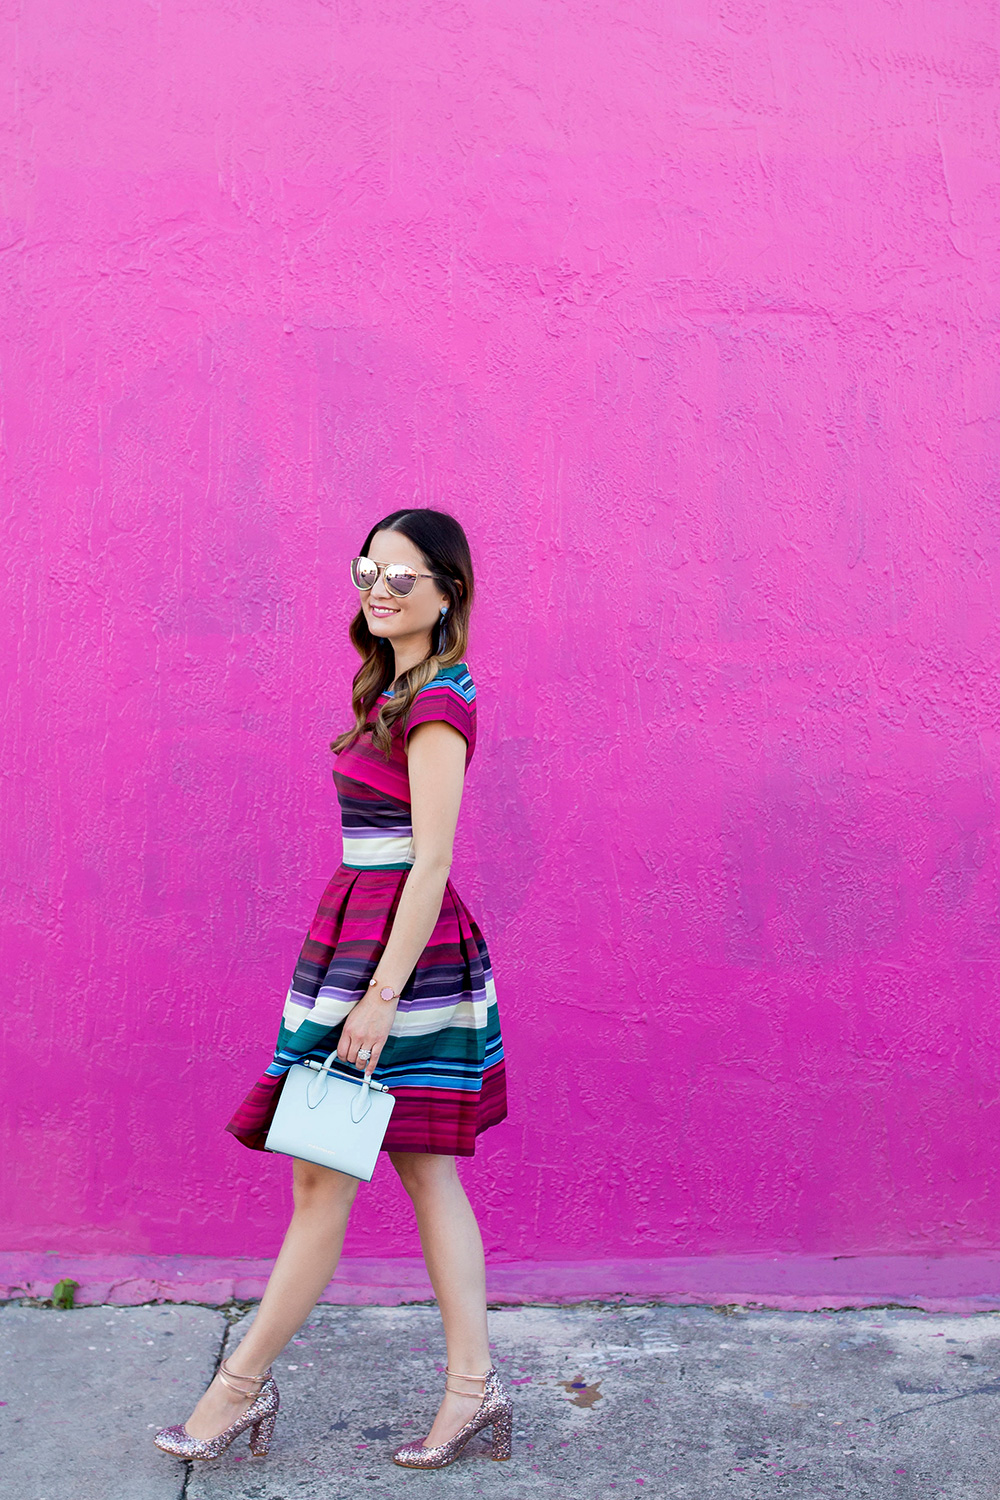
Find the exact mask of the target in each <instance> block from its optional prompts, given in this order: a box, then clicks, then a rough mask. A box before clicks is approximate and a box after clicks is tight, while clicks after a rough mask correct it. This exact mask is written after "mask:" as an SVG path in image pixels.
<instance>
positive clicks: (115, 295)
mask: <svg viewBox="0 0 1000 1500" xmlns="http://www.w3.org/2000/svg"><path fill="white" fill-rule="evenodd" d="M997 31H998V21H997V12H996V9H995V7H994V6H992V5H990V4H988V3H986V0H956V3H950V4H946V5H941V4H931V3H924V0H912V3H911V0H907V3H902V0H900V3H889V0H874V3H872V4H864V5H863V4H860V3H853V0H795V3H792V0H677V3H673V4H671V5H664V4H662V3H661V0H576V3H568V0H567V3H562V0H545V3H544V4H543V3H540V0H502V3H499V4H487V3H486V0H458V3H450V0H435V3H428V0H374V3H372V4H368V5H363V4H361V3H355V0H337V3H328V0H295V3H294V4H292V5H289V4H287V3H281V0H225V3H220V0H188V3H184V0H162V3H155V4H154V3H142V0H3V3H2V4H0V38H2V48H3V60H2V64H0V89H2V93H3V99H2V110H3V114H2V121H0V287H2V305H3V315H2V320H0V374H2V413H0V416H2V432H0V441H2V455H0V456H2V463H3V501H2V513H3V518H4V527H5V531H4V537H5V540H4V544H3V552H2V573H3V580H4V589H5V594H4V599H3V602H2V611H0V631H2V634H3V638H4V641H5V656H6V659H7V660H9V664H10V667H9V670H6V671H5V673H4V683H3V693H2V713H3V725H2V745H3V757H4V774H3V778H2V783H0V785H2V796H3V803H2V807H0V830H2V836H3V840H4V845H5V850H4V879H3V893H2V919H3V930H2V942H3V950H2V951H3V968H4V974H5V979H6V995H7V1003H6V1006H5V1010H6V1015H7V1021H8V1030H7V1041H6V1043H5V1054H4V1057H5V1061H4V1067H5V1075H6V1080H7V1081H6V1082H5V1085H4V1088H5V1093H6V1101H7V1107H8V1125H7V1127H6V1128H7V1130H8V1134H7V1136H6V1139H5V1143H4V1145H3V1160H4V1168H5V1174H4V1175H5V1178H6V1186H5V1193H6V1198H5V1201H4V1211H3V1225H4V1230H3V1233H4V1236H5V1241H4V1246H0V1248H3V1247H6V1248H11V1249H19V1250H20V1249H39V1250H42V1249H59V1250H66V1249H77V1250H90V1251H98V1250H107V1251H111V1250H114V1251H130V1252H140V1251H142V1252H150V1253H154V1252H155V1253H166V1252H170V1251H185V1252H189V1253H191V1254H209V1255H211V1254H219V1255H225V1254H236V1253H243V1254H249V1255H263V1254H267V1253H269V1252H271V1251H273V1249H274V1248H275V1246H276V1244H277V1242H278V1238H279V1235H280V1233H281V1229H282V1227H283V1223H284V1219H285V1215H286V1213H287V1209H288V1189H287V1183H288V1175H289V1174H288V1169H287V1164H286V1163H285V1162H284V1161H278V1160H273V1159H271V1158H266V1157H261V1156H257V1155H251V1154H250V1153H248V1152H246V1151H244V1150H243V1149H242V1148H241V1147H240V1146H239V1145H238V1144H237V1143H236V1142H235V1141H233V1140H232V1138H231V1137H230V1136H228V1135H225V1134H224V1133H223V1130H222V1126H223V1124H224V1122H225V1120H226V1118H227V1117H228V1114H229V1112H230V1109H231V1107H232V1106H233V1104H234V1102H235V1101H236V1100H237V1099H239V1098H240V1097H241V1096H242V1094H243V1092H244V1091H245V1089H246V1088H247V1086H248V1085H249V1083H250V1081H251V1080H252V1079H253V1078H254V1077H255V1076H256V1075H257V1073H258V1072H259V1071H260V1069H261V1068H262V1066H263V1065H264V1063H265V1062H266V1061H267V1059H268V1057H269V1054H270V1048H271V1045H272V1042H273V1038H274V1034H275V1029H276V1026H277V1021H278V1014H279V1010H280V1006H281V1002H282V999H283V996H284V991H285V987H286V984H287V981H288V977H289V973H290V971H291V967H292V965H293V963H294V960H295V957H296V954H297V951H298V945H299V942H300V939H301V936H302V933H303V931H304V928H305V925H306V923H307V922H308V920H309V918H310V916H311V914H312V912H313V909H314V907H315V903H316V900H317V898H318V896H319V894H320V891H321V890H322V888H323V885H324V883H325V881H326V879H327V877H328V875H329V873H330V872H331V870H332V869H333V868H334V867H335V865H336V864H337V862H338V860H339V829H338V824H337V817H336V802H335V798H334V794H333V788H332V783H331V779H330V757H329V754H328V752H327V749H326V744H327V741H328V739H329V738H330V736H331V734H332V733H333V732H335V731H337V730H339V729H340V728H341V727H343V726H344V724H345V723H346V722H347V720H346V705H347V701H348V694H349V681H350V674H351V672H352V671H353V666H354V658H353V656H352V653H351V651H350V648H349V646H348V645H347V642H346V637H345V627H346V624H347V621H348V618H349V615H350V613H351V611H352V609H353V607H354V597H353V594H352V591H351V589H350V587H349V585H348V584H345V577H346V569H345V559H346V558H347V557H349V556H350V555H351V553H352V552H353V551H354V550H355V549H356V548H357V546H358V544H359V543H360V541H361V540H362V539H363V537H364V534H365V531H366V529H367V527H368V525H369V524H370V522H371V521H372V520H373V519H375V518H376V517H377V516H378V515H379V514H381V513H384V512H385V511H388V510H389V509H391V508H394V507H396V506H398V505H400V504H403V503H411V502H413V503H416V504H432V505H445V506H447V507H449V508H452V509H453V510H454V511H455V513H456V514H458V515H459V517H460V518H461V519H462V520H463V522H464V523H465V524H466V525H467V527H468V529H469V532H470V534H471V537H472V539H473V543H474V546H475V549H476V554H477V559H478V569H479V579H480V584H481V602H480V604H479V607H478V618H477V621H476V626H475V636H474V640H473V645H472V649H471V651H470V655H469V661H470V664H471V667H472V670H473V673H474V675H475V677H476V680H477V683H478V687H479V692H480V698H479V703H480V728H481V740H480V749H479V751H478V753H477V756H476V759H475V760H474V762H473V765H472V770H471V774H470V781H469V785H468V791H467V798H466V804H465V811H464V822H463V827H462V831H461V837H460V848H459V851H458V857H457V859H456V865H455V868H454V871H453V875H454V878H455V880H456V883H457V884H458V886H459V889H460V890H461V891H462V893H463V894H464V895H465V897H466V899H467V901H468V902H469V904H470V905H471V906H472V908H473V910H474V911H475V912H476V913H477V915H478V916H479V917H480V919H481V923H482V926H483V929H484V931H485V933H486V936H487V940H488V941H489V943H490V946H491V949H492V952H493V957H494V962H495V965H496V971H497V983H498V990H499V994H500V998H501V1002H502V1006H503V1016H504V1024H505V1030H506V1035H507V1041H508V1051H509V1059H510V1067H511V1084H512V1090H511V1092H512V1115H511V1119H510V1121H509V1123H507V1124H505V1125H504V1126H502V1127H500V1128H499V1129H497V1130H495V1131H493V1132H492V1133H491V1134H490V1135H489V1136H487V1137H486V1138H485V1141H484V1144H483V1149H482V1152H481V1155H480V1156H478V1157H477V1158H476V1160H475V1162H474V1163H473V1164H471V1165H470V1166H469V1168H468V1170H467V1172H466V1177H467V1180H468V1182H469V1184H470V1188H471V1190H472V1192H473V1194H474V1196H475V1200H476V1202H477V1204H478V1206H479V1208H480V1210H481V1213H482V1218H483V1224H484V1230H485V1234H486V1239H487V1243H488V1246H489V1250H490V1253H491V1254H492V1255H493V1256H494V1257H498V1258H503V1257H505V1256H510V1257H521V1258H524V1259H530V1258H533V1257H535V1258H546V1257H551V1258H557V1257H562V1258H573V1257H574V1256H578V1257H590V1258H593V1257H594V1256H600V1255H607V1256H640V1255H670V1254H678V1255H694V1254H711V1253H713V1252H714V1253H719V1254H723V1253H736V1252H740V1253H742V1252H762V1253H763V1252H774V1253H778V1254H827V1253H842V1254H852V1253H871V1252H886V1253H889V1252H892V1253H905V1252H913V1253H916V1252H920V1253H922V1254H926V1253H928V1252H944V1251H956V1250H957V1251H962V1250H968V1251H972V1250H974V1249H981V1248H983V1247H991V1246H993V1247H995V1246H997V1244H998V1243H1000V1234H998V1227H997V1211H996V1203H997V1194H998V1186H1000V1184H998V1169H1000V1130H998V1126H1000V1040H998V1025H997V1016H996V1009H997V1007H996V995H997V976H998V959H1000V944H998V935H997V896H998V860H997V844H996V833H995V825H996V796H997V768H998V760H1000V724H998V698H1000V693H998V686H997V684H998V677H997V656H998V652H997V642H998V635H997V623H996V609H995V598H994V584H995V579H996V576H997V575H996V568H997V552H998V540H1000V460H998V456H997V454H998V448H997V435H998V419H1000V376H998V373H997V370H998V365H997V352H996V351H997V337H998V291H997V285H996V281H995V280H993V281H991V279H990V277H991V275H993V274H994V273H995V269H996V263H997V262H996V257H997V253H998V248H1000V246H998V224H1000V166H998V162H997V155H996V149H995V147H996V129H997V111H998V101H1000V92H998V82H997V79H998V54H997V50H996V49H997V46H998V35H997ZM391 1176H392V1174H391V1172H389V1171H388V1170H384V1171H382V1172H381V1174H380V1177H379V1178H378V1179H376V1182H375V1183H374V1184H373V1185H372V1187H371V1188H370V1189H369V1190H367V1191H365V1192H364V1193H363V1195H362V1200H361V1201H360V1202H359V1208H358V1211H357V1214H356V1218H355V1222H354V1225H353V1227H352V1231H351V1238H350V1241H349V1248H350V1249H351V1250H352V1251H353V1253H355V1254H363V1255H369V1256H371V1255H378V1254H389V1255H391V1254H403V1253H410V1252H412V1251H413V1249H414V1248H415V1244H416V1241H415V1236H414V1234H413V1231H412V1228H411V1223H410V1215H409V1213H408V1210H407V1207H406V1204H405V1202H404V1200H403V1198H402V1195H401V1193H400V1192H399V1190H398V1188H397V1187H396V1185H395V1183H394V1181H392V1180H390V1179H391Z"/></svg>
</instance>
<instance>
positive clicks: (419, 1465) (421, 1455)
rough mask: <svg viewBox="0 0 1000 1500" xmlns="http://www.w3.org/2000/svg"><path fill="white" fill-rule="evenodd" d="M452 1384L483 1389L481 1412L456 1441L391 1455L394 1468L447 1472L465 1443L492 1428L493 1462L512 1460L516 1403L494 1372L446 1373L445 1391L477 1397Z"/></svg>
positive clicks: (415, 1446) (414, 1446) (416, 1446)
mask: <svg viewBox="0 0 1000 1500" xmlns="http://www.w3.org/2000/svg"><path fill="white" fill-rule="evenodd" d="M449 1380H472V1381H475V1382H476V1384H477V1385H481V1386H482V1388H483V1399H482V1404H481V1405H480V1407H479V1410H478V1411H477V1412H476V1413H475V1415H474V1416H472V1417H470V1418H469V1420H468V1421H467V1422H466V1424H465V1426H464V1427H460V1428H459V1429H458V1431H457V1432H456V1433H455V1436H454V1437H453V1438H449V1439H448V1441H447V1442H446V1443H439V1444H438V1446H437V1447H436V1448H425V1447H424V1445H423V1443H404V1444H403V1446H402V1447H401V1448H397V1449H396V1451H395V1453H394V1454H393V1455H392V1461H393V1463H394V1464H400V1465H402V1467H403V1468H404V1469H444V1468H447V1466H448V1464H452V1463H454V1462H455V1459H456V1458H457V1457H458V1455H459V1454H460V1453H461V1451H462V1449H463V1448H464V1447H465V1445H466V1443H467V1442H468V1441H469V1439H470V1438H471V1437H474V1436H475V1435H476V1433H477V1432H481V1431H482V1429H483V1428H484V1427H492V1428H493V1450H492V1452H491V1454H490V1457H491V1458H495V1459H497V1460H503V1459H507V1458H510V1437H511V1431H512V1429H513V1425H514V1403H513V1402H512V1401H511V1399H510V1396H509V1395H508V1393H507V1391H506V1389H505V1387H504V1386H503V1385H501V1383H500V1376H499V1375H498V1374H497V1372H496V1370H495V1369H489V1370H487V1372H486V1374H485V1375H458V1374H456V1373H455V1371H454V1370H446V1371H445V1382H444V1388H445V1390H446V1391H451V1392H452V1394H453V1395H456V1396H472V1395H478V1392H475V1391H459V1390H456V1389H455V1387H454V1386H452V1385H449V1384H448V1381H449Z"/></svg>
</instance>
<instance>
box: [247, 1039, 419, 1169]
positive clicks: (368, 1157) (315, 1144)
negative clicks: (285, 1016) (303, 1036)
mask: <svg viewBox="0 0 1000 1500" xmlns="http://www.w3.org/2000/svg"><path fill="white" fill-rule="evenodd" d="M337 1061H338V1058H337V1054H336V1052H331V1053H330V1056H329V1057H328V1058H326V1060H325V1061H324V1062H322V1063H318V1062H312V1061H311V1060H310V1059H308V1058H306V1059H303V1061H302V1062H298V1063H293V1064H292V1066H291V1067H290V1068H289V1070H288V1075H287V1077H286V1078H285V1082H284V1086H283V1088H282V1090H281V1094H280V1095H279V1097H278V1107H277V1109H276V1110H275V1112H274V1119H273V1121H272V1122H271V1128H270V1130H269V1131H268V1132H267V1139H266V1141H265V1142H264V1146H265V1149H266V1150H268V1151H279V1152H281V1154H282V1155H284V1156H297V1157H299V1158H300V1159H301V1160H302V1161H314V1162H316V1163H317V1164H318V1165H319V1166H321V1167H332V1168H333V1169H334V1171H336V1172H346V1173H347V1175H348V1177H360V1178H361V1180H362V1182H371V1180H372V1173H373V1172H374V1170H375V1163H376V1162H377V1161H378V1153H379V1150H380V1148H381V1145H382V1142H383V1140H384V1139H385V1132H386V1130H387V1128H388V1125H389V1116H390V1115H391V1114H392V1110H393V1106H394V1104H395V1103H396V1101H395V1099H394V1098H393V1097H392V1095H391V1094H390V1093H389V1091H388V1089H387V1088H386V1087H385V1084H383V1083H376V1082H375V1081H374V1079H371V1078H368V1077H367V1075H366V1076H365V1077H364V1078H361V1077H358V1078H350V1077H348V1076H347V1075H346V1074H344V1073H333V1072H331V1071H330V1070H331V1068H332V1067H333V1065H334V1063H336V1062H337ZM341 1066H343V1064H341Z"/></svg>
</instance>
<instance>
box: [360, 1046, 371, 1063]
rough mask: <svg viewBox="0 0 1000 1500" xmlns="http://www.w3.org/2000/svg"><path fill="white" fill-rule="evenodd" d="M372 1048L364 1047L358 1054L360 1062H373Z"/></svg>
mask: <svg viewBox="0 0 1000 1500" xmlns="http://www.w3.org/2000/svg"><path fill="white" fill-rule="evenodd" d="M371 1055H372V1054H371V1048H370V1047H363V1048H362V1049H361V1051H360V1052H359V1053H358V1062H369V1061H370V1060H371Z"/></svg>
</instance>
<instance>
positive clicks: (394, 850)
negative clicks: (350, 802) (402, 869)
mask: <svg viewBox="0 0 1000 1500" xmlns="http://www.w3.org/2000/svg"><path fill="white" fill-rule="evenodd" d="M415 859H416V855H415V854H414V852H413V839H412V838H398V837H392V836H390V837H389V838H384V839H352V838H348V836H347V834H346V833H345V834H344V864H345V865H358V866H360V868H361V869H363V870H373V869H377V868H378V866H379V865H402V864H407V865H412V863H413V861H414V860H415Z"/></svg>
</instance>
